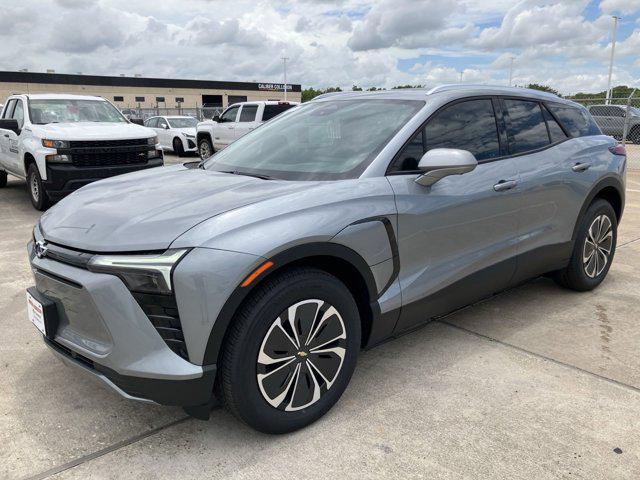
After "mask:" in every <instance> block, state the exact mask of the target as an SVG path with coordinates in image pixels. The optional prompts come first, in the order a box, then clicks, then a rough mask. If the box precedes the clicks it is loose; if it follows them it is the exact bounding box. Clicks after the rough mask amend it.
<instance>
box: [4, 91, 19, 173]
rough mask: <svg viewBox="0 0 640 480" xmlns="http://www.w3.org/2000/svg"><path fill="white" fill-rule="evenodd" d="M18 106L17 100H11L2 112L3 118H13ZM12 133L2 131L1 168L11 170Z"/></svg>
mask: <svg viewBox="0 0 640 480" xmlns="http://www.w3.org/2000/svg"><path fill="white" fill-rule="evenodd" d="M15 106H16V99H15V98H12V99H10V100H9V101H8V102H7V104H6V105H5V107H4V111H3V112H2V118H11V114H12V113H13V109H14V108H15ZM10 133H11V132H10V131H9V130H5V129H0V166H1V167H2V169H9V170H10V168H11V166H10V159H9V138H10Z"/></svg>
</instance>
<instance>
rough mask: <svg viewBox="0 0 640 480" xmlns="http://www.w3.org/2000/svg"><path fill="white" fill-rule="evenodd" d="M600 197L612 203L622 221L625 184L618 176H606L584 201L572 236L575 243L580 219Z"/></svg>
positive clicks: (618, 219)
mask: <svg viewBox="0 0 640 480" xmlns="http://www.w3.org/2000/svg"><path fill="white" fill-rule="evenodd" d="M598 198H602V199H604V200H606V201H608V202H609V203H610V204H611V206H612V207H613V210H614V212H615V213H616V219H617V222H618V223H620V219H621V218H622V213H623V211H624V186H623V184H622V180H620V178H618V177H615V176H609V177H605V178H603V179H602V180H600V181H599V182H598V183H596V185H595V186H594V187H593V188H592V189H591V191H590V192H589V195H587V198H586V199H585V201H584V202H583V204H582V208H581V209H580V213H579V215H578V217H577V218H576V223H575V225H574V227H573V235H572V237H571V241H572V243H575V240H576V236H577V235H578V229H579V228H580V220H581V219H582V217H583V216H584V214H585V213H586V211H587V209H588V208H589V206H590V205H591V204H592V203H593V202H594V200H596V199H598Z"/></svg>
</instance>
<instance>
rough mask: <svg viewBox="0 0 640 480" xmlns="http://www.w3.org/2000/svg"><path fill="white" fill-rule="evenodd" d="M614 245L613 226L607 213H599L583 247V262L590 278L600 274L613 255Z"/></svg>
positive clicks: (590, 227)
mask: <svg viewBox="0 0 640 480" xmlns="http://www.w3.org/2000/svg"><path fill="white" fill-rule="evenodd" d="M612 247H613V227H612V224H611V220H610V219H609V217H608V216H607V215H598V216H597V217H596V218H595V219H594V220H593V222H592V223H591V225H590V226H589V230H588V231H587V238H585V241H584V247H583V249H582V264H583V266H584V272H585V273H586V274H587V276H588V277H589V278H596V277H597V276H598V275H600V274H601V273H602V272H603V270H604V269H605V267H606V266H607V264H608V263H609V257H610V256H611V249H612Z"/></svg>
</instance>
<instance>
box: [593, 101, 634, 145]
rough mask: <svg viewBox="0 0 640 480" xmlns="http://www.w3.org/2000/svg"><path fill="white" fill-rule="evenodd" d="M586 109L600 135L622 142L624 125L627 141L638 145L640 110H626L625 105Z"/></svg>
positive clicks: (599, 106)
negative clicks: (609, 136) (596, 125)
mask: <svg viewBox="0 0 640 480" xmlns="http://www.w3.org/2000/svg"><path fill="white" fill-rule="evenodd" d="M588 108H589V113H590V114H591V115H592V116H593V119H594V120H595V121H596V123H597V124H598V126H599V127H600V129H601V130H602V133H604V134H605V135H611V136H612V137H614V138H616V139H618V140H622V136H623V135H624V129H625V124H626V128H627V139H628V140H631V142H633V143H635V144H639V143H640V110H638V109H637V108H635V107H628V109H627V107H626V106H625V105H591V106H589V107H588ZM627 112H628V115H627Z"/></svg>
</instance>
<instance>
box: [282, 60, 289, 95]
mask: <svg viewBox="0 0 640 480" xmlns="http://www.w3.org/2000/svg"><path fill="white" fill-rule="evenodd" d="M288 61H289V57H282V66H283V68H284V101H285V102H286V101H287V62H288Z"/></svg>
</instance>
